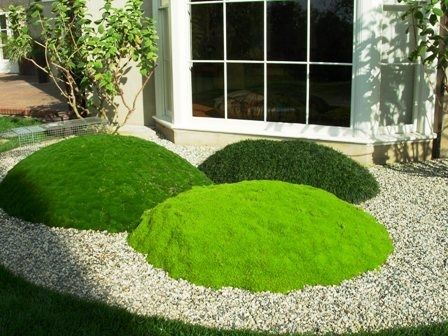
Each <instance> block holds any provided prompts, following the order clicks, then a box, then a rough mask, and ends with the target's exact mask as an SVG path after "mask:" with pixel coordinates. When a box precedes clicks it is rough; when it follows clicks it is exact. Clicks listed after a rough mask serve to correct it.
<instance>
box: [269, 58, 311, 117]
mask: <svg viewBox="0 0 448 336" xmlns="http://www.w3.org/2000/svg"><path fill="white" fill-rule="evenodd" d="M268 121H278V122H288V123H301V124H304V123H306V66H305V65H285V64H270V65H268Z"/></svg>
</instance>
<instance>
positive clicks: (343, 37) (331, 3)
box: [310, 0, 354, 63]
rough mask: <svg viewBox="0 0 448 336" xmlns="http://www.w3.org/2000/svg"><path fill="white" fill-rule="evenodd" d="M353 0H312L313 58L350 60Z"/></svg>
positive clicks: (318, 59) (335, 60)
mask: <svg viewBox="0 0 448 336" xmlns="http://www.w3.org/2000/svg"><path fill="white" fill-rule="evenodd" d="M353 4H354V1H353V0H313V1H311V41H310V42H311V50H310V52H311V61H313V62H341V63H351V62H352V53H353Z"/></svg>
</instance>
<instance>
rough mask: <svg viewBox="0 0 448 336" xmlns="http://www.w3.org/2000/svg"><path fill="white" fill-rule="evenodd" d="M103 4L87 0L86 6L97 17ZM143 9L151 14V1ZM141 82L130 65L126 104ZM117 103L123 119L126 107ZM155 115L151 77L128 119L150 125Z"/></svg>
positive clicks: (120, 0)
mask: <svg viewBox="0 0 448 336" xmlns="http://www.w3.org/2000/svg"><path fill="white" fill-rule="evenodd" d="M125 3H126V0H116V1H115V2H114V5H115V6H124V4H125ZM102 5H103V1H98V0H89V1H88V2H87V6H88V8H89V9H90V12H91V14H92V16H93V18H94V19H95V18H98V17H99V16H100V10H101V7H102ZM144 10H145V13H146V15H148V16H151V15H152V4H151V1H145V2H144ZM142 83H143V78H142V76H141V75H140V73H139V71H138V69H137V67H136V66H131V67H130V72H129V73H128V74H127V81H126V83H124V87H123V91H124V94H125V99H126V101H127V102H128V104H132V102H133V100H134V97H135V94H136V93H137V92H138V91H139V90H140V88H141V86H142ZM117 103H118V104H119V114H120V118H121V120H123V118H124V116H125V114H126V111H127V110H126V108H125V107H124V105H123V104H122V103H121V102H120V101H119V100H117ZM154 115H155V86H154V80H153V79H151V80H150V82H149V83H148V85H147V86H146V88H145V90H144V91H143V92H142V93H141V94H140V95H139V96H138V98H137V101H136V110H135V112H134V113H132V114H131V115H130V117H129V119H128V122H127V123H128V124H129V125H151V124H153V119H152V117H153V116H154Z"/></svg>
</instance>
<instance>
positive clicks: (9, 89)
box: [0, 75, 67, 120]
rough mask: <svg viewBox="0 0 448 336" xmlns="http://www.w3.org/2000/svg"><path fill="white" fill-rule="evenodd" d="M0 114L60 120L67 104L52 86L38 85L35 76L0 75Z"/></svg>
mask: <svg viewBox="0 0 448 336" xmlns="http://www.w3.org/2000/svg"><path fill="white" fill-rule="evenodd" d="M0 114H2V115H24V116H33V117H40V118H45V119H48V120H61V119H65V118H66V116H67V104H66V103H64V99H63V97H62V96H61V95H60V94H59V93H58V91H57V89H56V88H55V87H54V85H53V84H52V83H51V82H49V83H38V82H37V78H36V77H35V76H18V75H0Z"/></svg>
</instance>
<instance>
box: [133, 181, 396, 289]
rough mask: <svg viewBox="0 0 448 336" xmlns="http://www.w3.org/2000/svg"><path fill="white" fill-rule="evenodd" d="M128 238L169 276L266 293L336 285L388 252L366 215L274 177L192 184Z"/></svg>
mask: <svg viewBox="0 0 448 336" xmlns="http://www.w3.org/2000/svg"><path fill="white" fill-rule="evenodd" d="M129 243H130V245H131V246H132V247H134V248H135V249H136V250H137V251H139V252H142V253H144V254H147V255H148V256H147V259H148V262H149V263H150V264H152V265H154V266H155V267H159V268H162V269H164V270H166V271H167V272H168V273H169V274H170V276H171V277H173V278H175V279H179V278H182V279H186V280H189V281H191V282H193V283H195V284H198V285H203V286H207V287H212V288H221V287H226V286H231V287H237V288H243V289H248V290H252V291H271V292H288V291H291V290H294V289H299V288H302V287H304V286H305V285H317V284H320V285H331V284H338V283H340V282H341V281H342V280H344V279H349V278H351V277H354V276H356V275H358V274H361V273H363V272H365V271H367V270H373V269H375V268H377V267H378V266H379V265H381V264H382V263H384V262H385V260H386V258H387V256H388V255H389V253H390V252H391V251H392V244H391V241H390V239H389V236H388V233H387V231H386V230H385V228H384V227H383V226H382V225H380V224H379V223H378V222H377V221H376V220H375V219H374V218H373V217H372V216H370V215H368V214H366V213H365V212H363V211H362V210H360V209H358V208H356V207H354V206H353V205H351V204H349V203H347V202H344V201H341V200H340V199H338V198H337V197H336V196H334V195H332V194H330V193H328V192H326V191H324V190H321V189H316V188H313V187H310V186H304V185H296V184H290V183H285V182H279V181H247V182H241V183H237V184H223V185H216V186H209V187H194V188H193V189H192V190H190V191H187V192H184V193H182V194H180V195H178V196H177V197H174V198H171V199H168V200H166V201H165V202H163V203H162V204H160V205H158V206H157V207H155V208H154V209H152V210H150V211H148V212H146V213H145V215H144V216H143V220H142V223H141V224H140V225H139V226H138V227H137V229H136V230H135V231H134V232H133V233H131V235H130V237H129Z"/></svg>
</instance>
